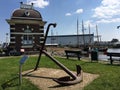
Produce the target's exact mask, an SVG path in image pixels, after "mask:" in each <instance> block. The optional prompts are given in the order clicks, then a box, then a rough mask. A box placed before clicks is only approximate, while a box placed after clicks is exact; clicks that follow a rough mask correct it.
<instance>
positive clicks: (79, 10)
mask: <svg viewBox="0 0 120 90" xmlns="http://www.w3.org/2000/svg"><path fill="white" fill-rule="evenodd" d="M75 13H76V14H81V13H83V9H77V10H76V12H75Z"/></svg>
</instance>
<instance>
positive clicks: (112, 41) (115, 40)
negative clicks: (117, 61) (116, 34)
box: [111, 38, 119, 43]
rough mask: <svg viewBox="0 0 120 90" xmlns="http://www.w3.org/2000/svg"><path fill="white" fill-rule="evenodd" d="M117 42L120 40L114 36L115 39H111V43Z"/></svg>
mask: <svg viewBox="0 0 120 90" xmlns="http://www.w3.org/2000/svg"><path fill="white" fill-rule="evenodd" d="M115 42H119V40H118V39H116V38H113V39H112V40H111V43H115Z"/></svg>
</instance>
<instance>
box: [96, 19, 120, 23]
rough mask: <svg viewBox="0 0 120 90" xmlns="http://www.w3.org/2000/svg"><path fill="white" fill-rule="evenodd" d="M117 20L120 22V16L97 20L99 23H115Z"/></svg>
mask: <svg viewBox="0 0 120 90" xmlns="http://www.w3.org/2000/svg"><path fill="white" fill-rule="evenodd" d="M115 22H118V23H120V18H113V19H101V20H99V21H97V23H115Z"/></svg>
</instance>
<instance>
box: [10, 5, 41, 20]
mask: <svg viewBox="0 0 120 90" xmlns="http://www.w3.org/2000/svg"><path fill="white" fill-rule="evenodd" d="M11 18H12V19H15V18H25V19H27V18H29V19H30V18H32V19H33V18H34V19H41V20H42V16H41V14H40V12H38V11H37V10H35V9H33V6H32V5H27V4H23V3H22V4H21V6H20V8H19V9H16V10H15V11H14V12H13V13H12V16H11Z"/></svg>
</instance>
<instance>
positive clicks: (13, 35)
mask: <svg viewBox="0 0 120 90" xmlns="http://www.w3.org/2000/svg"><path fill="white" fill-rule="evenodd" d="M6 21H7V22H8V24H9V25H10V45H9V46H10V48H12V49H14V50H16V51H18V52H20V50H21V49H22V50H23V49H24V50H25V51H33V46H34V45H35V44H38V45H40V44H41V43H42V42H43V40H44V25H45V23H46V22H45V21H43V20H42V16H41V14H40V12H38V11H37V10H35V9H34V8H33V4H31V5H28V4H23V3H22V2H21V4H20V8H19V9H16V10H15V11H13V13H12V16H11V18H10V19H7V20H6Z"/></svg>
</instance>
